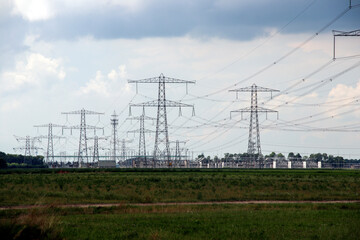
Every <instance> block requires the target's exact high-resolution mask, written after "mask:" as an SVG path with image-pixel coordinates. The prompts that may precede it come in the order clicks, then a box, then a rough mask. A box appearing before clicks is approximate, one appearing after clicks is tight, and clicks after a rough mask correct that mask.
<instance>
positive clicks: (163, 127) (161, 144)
mask: <svg viewBox="0 0 360 240" xmlns="http://www.w3.org/2000/svg"><path fill="white" fill-rule="evenodd" d="M154 156H156V157H158V158H160V159H166V160H167V161H168V164H169V163H170V145H169V132H168V125H167V115H166V95H165V77H164V75H162V74H161V75H160V77H159V91H158V107H157V120H156V135H155V147H154Z"/></svg>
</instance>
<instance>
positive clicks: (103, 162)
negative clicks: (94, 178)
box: [99, 160, 116, 168]
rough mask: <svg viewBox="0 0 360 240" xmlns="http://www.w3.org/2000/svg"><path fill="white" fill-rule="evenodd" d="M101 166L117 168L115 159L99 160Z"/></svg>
mask: <svg viewBox="0 0 360 240" xmlns="http://www.w3.org/2000/svg"><path fill="white" fill-rule="evenodd" d="M99 168H116V161H115V160H101V161H99Z"/></svg>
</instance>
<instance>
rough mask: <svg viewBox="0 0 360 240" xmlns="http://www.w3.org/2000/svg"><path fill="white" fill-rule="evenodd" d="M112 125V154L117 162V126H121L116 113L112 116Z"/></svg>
mask: <svg viewBox="0 0 360 240" xmlns="http://www.w3.org/2000/svg"><path fill="white" fill-rule="evenodd" d="M110 123H111V126H112V144H110V145H111V146H112V154H113V156H114V160H115V161H116V145H117V126H118V125H119V119H118V115H116V112H115V111H114V113H113V115H111V119H110Z"/></svg>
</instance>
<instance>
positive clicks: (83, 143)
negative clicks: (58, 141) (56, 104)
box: [61, 109, 104, 166]
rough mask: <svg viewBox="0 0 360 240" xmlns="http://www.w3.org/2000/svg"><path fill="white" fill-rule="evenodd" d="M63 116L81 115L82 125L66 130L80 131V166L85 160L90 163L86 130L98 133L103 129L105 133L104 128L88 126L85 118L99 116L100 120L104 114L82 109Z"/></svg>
mask: <svg viewBox="0 0 360 240" xmlns="http://www.w3.org/2000/svg"><path fill="white" fill-rule="evenodd" d="M61 114H66V118H67V117H68V115H69V114H80V125H76V126H70V127H65V128H69V129H71V130H72V129H80V139H79V151H78V164H79V166H80V164H81V163H83V162H85V161H84V160H86V163H89V159H88V148H87V138H86V130H88V129H93V130H94V132H96V129H102V130H103V132H104V128H100V127H96V126H91V125H87V124H86V118H85V117H86V115H98V116H99V119H100V115H103V114H104V113H99V112H94V111H89V110H85V109H81V110H78V111H72V112H62V113H61Z"/></svg>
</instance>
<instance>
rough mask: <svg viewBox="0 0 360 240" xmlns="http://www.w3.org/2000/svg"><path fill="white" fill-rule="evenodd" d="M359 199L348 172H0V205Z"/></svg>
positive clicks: (356, 182) (357, 174)
mask: <svg viewBox="0 0 360 240" xmlns="http://www.w3.org/2000/svg"><path fill="white" fill-rule="evenodd" d="M243 200H291V201H299V200H360V171H350V170H203V171H196V172H195V171H192V170H181V171H171V170H155V171H151V170H148V171H145V170H144V171H124V170H122V171H113V172H112V171H106V170H102V171H94V170H89V171H84V170H82V171H73V172H65V173H64V171H60V170H47V171H45V170H42V171H41V172H37V171H24V172H17V171H14V172H11V171H10V172H2V173H0V205H1V206H16V205H34V204H37V205H47V204H52V205H58V204H83V203H152V202H202V201H243Z"/></svg>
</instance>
